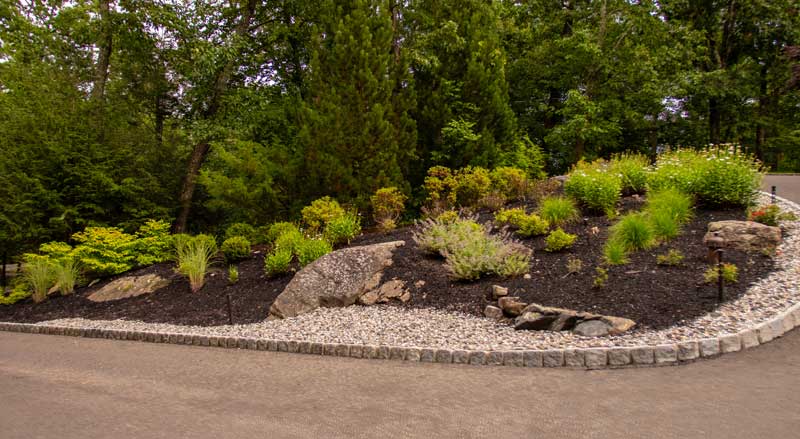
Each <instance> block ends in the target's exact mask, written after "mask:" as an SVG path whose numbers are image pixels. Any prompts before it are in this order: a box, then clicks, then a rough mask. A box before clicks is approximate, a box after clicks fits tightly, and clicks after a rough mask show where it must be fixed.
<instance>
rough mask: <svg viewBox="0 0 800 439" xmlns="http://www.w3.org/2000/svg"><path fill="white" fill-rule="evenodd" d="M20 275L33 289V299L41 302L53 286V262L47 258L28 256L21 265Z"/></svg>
mask: <svg viewBox="0 0 800 439" xmlns="http://www.w3.org/2000/svg"><path fill="white" fill-rule="evenodd" d="M22 276H23V278H24V279H25V281H26V282H27V283H28V285H29V286H30V287H31V289H32V290H33V301H34V302H36V303H40V302H43V301H44V300H45V299H47V292H48V290H50V288H51V287H52V286H53V283H54V281H55V273H54V270H53V263H52V261H50V260H49V259H48V258H44V257H38V258H30V259H28V260H27V261H26V262H25V263H24V264H23V265H22Z"/></svg>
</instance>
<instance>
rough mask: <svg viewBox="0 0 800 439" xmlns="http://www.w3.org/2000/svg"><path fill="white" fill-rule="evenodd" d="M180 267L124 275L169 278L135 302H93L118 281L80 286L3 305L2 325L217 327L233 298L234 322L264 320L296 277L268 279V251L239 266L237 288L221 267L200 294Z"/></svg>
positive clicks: (170, 265)
mask: <svg viewBox="0 0 800 439" xmlns="http://www.w3.org/2000/svg"><path fill="white" fill-rule="evenodd" d="M174 267H175V264H173V263H164V264H157V265H153V266H150V267H146V268H142V269H138V270H133V271H131V272H128V273H125V274H123V275H121V276H127V275H132V274H136V275H140V274H147V273H153V272H155V273H158V274H160V275H162V276H165V277H169V278H170V279H171V280H172V282H171V283H170V285H168V286H166V287H164V288H161V289H159V290H157V291H155V292H153V293H152V294H145V295H141V296H138V297H132V298H129V299H121V300H115V301H110V302H103V303H95V302H92V301H90V300H88V299H86V297H87V296H89V295H90V294H91V293H92V292H94V291H96V290H97V289H99V288H100V287H102V286H103V285H105V284H106V283H108V282H110V281H111V280H112V279H109V280H107V281H104V282H102V283H98V284H96V285H94V286H92V287H91V288H80V289H78V290H77V291H76V293H75V294H73V295H71V296H66V297H61V296H51V297H50V298H49V299H48V300H47V301H45V302H42V303H39V304H34V303H32V302H31V301H30V300H27V301H25V302H23V303H17V304H14V305H11V306H2V305H0V321H14V322H39V321H43V320H52V319H61V318H72V317H82V318H86V319H93V320H114V319H125V320H141V321H145V322H154V323H174V324H179V325H198V326H217V325H226V324H228V299H227V296H228V294H230V296H231V309H232V311H233V313H232V314H233V318H234V323H236V324H243V323H255V322H260V321H263V320H264V319H265V318H266V317H267V315H268V311H269V306H270V305H271V304H272V301H273V300H275V298H276V297H277V296H278V294H280V293H281V291H283V288H284V287H285V286H286V284H288V283H289V281H290V280H291V278H292V277H291V275H286V276H281V277H278V278H273V279H268V278H267V277H266V276H265V274H264V256H263V251H262V252H261V253H259V254H256V255H255V256H254V257H253V258H251V259H249V260H246V261H243V262H241V263H240V264H239V281H238V282H237V283H236V284H233V285H231V284H230V283H229V282H228V273H227V270H226V269H224V268H223V267H224V265H223V264H217V265H216V266H215V268H214V269H213V270H212V275H209V276H207V277H206V284H205V286H204V287H203V288H202V289H201V290H200V291H199V292H197V293H192V292H191V291H190V290H189V282H188V281H187V280H186V278H184V277H183V276H180V275H178V274H176V273H175V271H174Z"/></svg>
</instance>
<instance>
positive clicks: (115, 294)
mask: <svg viewBox="0 0 800 439" xmlns="http://www.w3.org/2000/svg"><path fill="white" fill-rule="evenodd" d="M167 285H169V279H165V278H163V277H161V276H159V275H157V274H155V273H151V274H145V275H142V276H125V277H121V278H119V279H116V280H114V281H112V282H109V283H108V284H106V285H104V286H103V287H102V288H100V289H99V290H97V291H95V292H94V293H92V294H91V295H89V297H88V299H89V300H91V301H92V302H108V301H111V300H119V299H126V298H128V297H136V296H141V295H142V294H150V293H152V292H153V291H156V290H158V289H160V288H163V287H166V286H167Z"/></svg>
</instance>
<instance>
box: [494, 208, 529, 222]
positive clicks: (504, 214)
mask: <svg viewBox="0 0 800 439" xmlns="http://www.w3.org/2000/svg"><path fill="white" fill-rule="evenodd" d="M527 215H528V214H527V213H525V209H522V208H520V207H515V208H513V209H502V210H500V211H498V212H497V213H495V214H494V220H495V221H496V222H497V223H498V224H502V225H507V226H515V225H516V224H519V223H521V222H522V221H523V219H524V218H525V217H526V216H527Z"/></svg>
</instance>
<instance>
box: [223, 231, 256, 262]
mask: <svg viewBox="0 0 800 439" xmlns="http://www.w3.org/2000/svg"><path fill="white" fill-rule="evenodd" d="M221 250H222V253H223V254H225V260H226V261H228V262H237V261H241V260H244V259H247V258H249V257H250V241H249V240H248V239H247V238H245V237H244V236H239V235H237V236H232V237H230V238H228V239H226V240H225V242H223V243H222V247H221Z"/></svg>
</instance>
